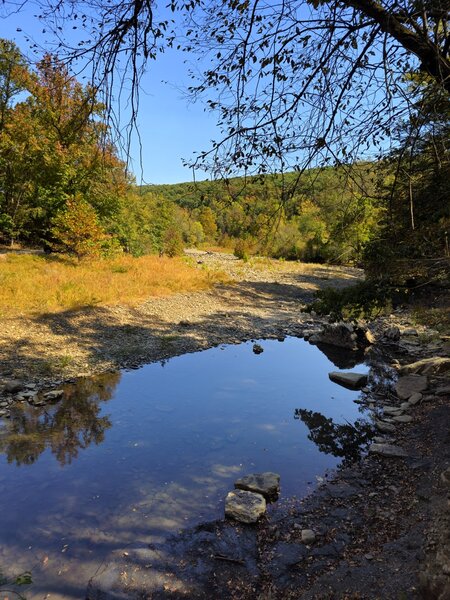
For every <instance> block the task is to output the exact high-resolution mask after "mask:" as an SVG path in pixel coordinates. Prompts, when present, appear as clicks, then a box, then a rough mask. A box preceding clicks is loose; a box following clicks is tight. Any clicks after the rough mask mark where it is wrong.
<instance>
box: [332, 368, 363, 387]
mask: <svg viewBox="0 0 450 600" xmlns="http://www.w3.org/2000/svg"><path fill="white" fill-rule="evenodd" d="M328 377H329V378H330V379H331V381H334V383H338V384H339V385H343V386H344V387H347V388H350V389H352V390H359V389H361V388H362V387H364V386H365V385H366V383H367V375H366V374H365V373H351V372H349V371H347V372H341V371H332V372H331V373H328Z"/></svg>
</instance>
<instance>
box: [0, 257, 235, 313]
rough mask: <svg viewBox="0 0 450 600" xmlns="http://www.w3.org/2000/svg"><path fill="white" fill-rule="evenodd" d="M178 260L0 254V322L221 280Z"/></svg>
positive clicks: (200, 286) (202, 287)
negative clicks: (93, 259) (12, 317)
mask: <svg viewBox="0 0 450 600" xmlns="http://www.w3.org/2000/svg"><path fill="white" fill-rule="evenodd" d="M224 280H225V277H224V276H222V275H221V274H218V273H210V272H208V271H204V270H199V269H196V268H194V267H192V266H189V265H188V264H186V262H185V261H183V259H181V258H165V257H163V258H160V257H156V256H143V257H141V258H133V257H131V256H121V257H120V258H115V259H111V260H98V261H89V262H79V263H78V262H76V261H74V260H72V259H69V258H65V257H61V256H50V257H46V256H37V255H13V254H6V255H5V254H3V255H0V317H9V316H17V315H28V314H44V313H48V312H55V311H62V310H68V309H76V308H81V307H83V306H95V305H98V304H136V303H138V302H140V301H143V300H145V299H146V298H149V297H150V296H165V295H169V294H174V293H177V292H191V291H198V290H205V289H208V288H210V287H211V286H212V285H213V284H214V283H217V282H219V281H224Z"/></svg>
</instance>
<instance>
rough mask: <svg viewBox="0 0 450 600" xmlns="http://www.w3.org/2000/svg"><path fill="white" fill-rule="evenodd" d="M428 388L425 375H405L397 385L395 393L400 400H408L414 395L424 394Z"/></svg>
mask: <svg viewBox="0 0 450 600" xmlns="http://www.w3.org/2000/svg"><path fill="white" fill-rule="evenodd" d="M427 387H428V379H427V377H426V376H425V375H405V376H404V377H400V378H399V380H398V381H397V383H396V384H395V391H396V393H397V396H398V397H399V398H400V400H408V399H409V398H410V397H411V396H412V395H413V394H418V393H420V392H423V391H424V390H426V389H427Z"/></svg>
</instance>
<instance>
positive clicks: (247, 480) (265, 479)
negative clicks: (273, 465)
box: [234, 472, 280, 502]
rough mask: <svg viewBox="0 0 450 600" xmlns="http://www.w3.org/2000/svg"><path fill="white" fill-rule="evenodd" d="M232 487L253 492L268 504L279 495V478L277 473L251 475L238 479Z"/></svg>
mask: <svg viewBox="0 0 450 600" xmlns="http://www.w3.org/2000/svg"><path fill="white" fill-rule="evenodd" d="M234 487H235V488H237V489H238V490H246V491H247V492H255V493H257V494H261V495H262V496H264V498H265V499H266V500H268V501H269V502H273V501H274V500H277V498H278V496H279V494H280V476H279V475H278V474H277V473H271V472H266V473H252V474H250V475H246V476H245V477H241V479H238V480H237V481H236V482H235V484H234Z"/></svg>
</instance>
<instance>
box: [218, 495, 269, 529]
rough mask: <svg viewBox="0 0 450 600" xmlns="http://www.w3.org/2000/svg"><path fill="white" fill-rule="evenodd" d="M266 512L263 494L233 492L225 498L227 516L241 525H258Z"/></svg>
mask: <svg viewBox="0 0 450 600" xmlns="http://www.w3.org/2000/svg"><path fill="white" fill-rule="evenodd" d="M265 512H266V500H265V498H264V496H263V495H262V494H255V493H254V492H247V491H245V490H233V491H232V492H229V493H228V495H227V497H226V498H225V516H226V517H229V518H231V519H234V520H235V521H239V522H240V523H256V521H258V519H260V518H261V517H262V516H263V514H264V513H265Z"/></svg>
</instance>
